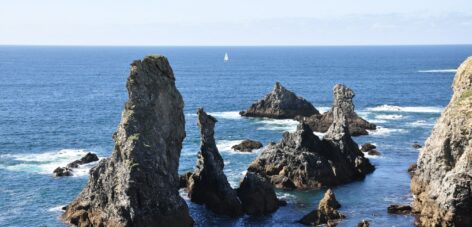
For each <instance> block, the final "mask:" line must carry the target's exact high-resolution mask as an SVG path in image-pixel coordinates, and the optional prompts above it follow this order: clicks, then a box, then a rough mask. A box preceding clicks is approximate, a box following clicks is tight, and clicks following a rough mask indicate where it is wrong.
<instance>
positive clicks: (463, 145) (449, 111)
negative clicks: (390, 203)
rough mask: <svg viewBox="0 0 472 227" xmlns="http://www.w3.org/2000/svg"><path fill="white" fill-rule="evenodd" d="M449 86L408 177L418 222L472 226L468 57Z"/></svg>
mask: <svg viewBox="0 0 472 227" xmlns="http://www.w3.org/2000/svg"><path fill="white" fill-rule="evenodd" d="M452 88H453V92H454V94H453V96H452V99H451V101H450V102H449V104H448V106H447V107H446V109H445V110H444V111H443V113H442V114H441V117H440V118H439V120H438V121H437V122H436V125H435V126H434V128H433V132H432V133H431V136H430V137H429V138H428V139H427V140H426V144H425V147H424V148H423V150H422V151H421V153H420V156H419V159H418V162H417V169H416V171H415V173H414V174H413V177H412V179H411V190H412V192H413V194H414V195H415V200H414V202H413V211H414V212H415V213H417V214H418V219H417V224H418V225H420V226H472V57H469V58H468V59H467V60H466V61H465V62H464V63H462V65H461V66H460V67H459V69H458V70H457V73H456V76H455V78H454V82H453V85H452Z"/></svg>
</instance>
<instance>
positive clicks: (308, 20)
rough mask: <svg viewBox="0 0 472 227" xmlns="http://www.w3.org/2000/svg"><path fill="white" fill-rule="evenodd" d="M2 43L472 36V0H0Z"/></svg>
mask: <svg viewBox="0 0 472 227" xmlns="http://www.w3.org/2000/svg"><path fill="white" fill-rule="evenodd" d="M0 44H3V45H113V46H115V45H118V46H120V45H123V46H259V45H269V46H272V45H316V46H318V45H321V46H322V45H416V44H472V4H471V0H390V1H386V0H331V1H329V0H292V1H287V0H166V1H162V0H133V1H131V0H126V1H125V0H0Z"/></svg>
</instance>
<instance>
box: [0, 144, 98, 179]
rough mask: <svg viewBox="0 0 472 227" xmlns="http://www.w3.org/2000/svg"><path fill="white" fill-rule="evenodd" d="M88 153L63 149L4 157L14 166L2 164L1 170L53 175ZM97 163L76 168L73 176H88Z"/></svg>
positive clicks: (82, 150)
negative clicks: (58, 169) (56, 170)
mask: <svg viewBox="0 0 472 227" xmlns="http://www.w3.org/2000/svg"><path fill="white" fill-rule="evenodd" d="M88 152H90V151H87V150H84V149H62V150H59V151H50V152H45V153H39V154H33V153H30V154H11V155H3V156H1V158H2V159H6V160H8V161H9V162H10V163H12V164H7V165H5V164H2V165H0V168H2V169H5V170H9V171H17V172H29V173H39V174H52V172H53V171H54V169H56V168H57V167H64V166H66V165H67V164H69V163H70V162H73V161H75V160H77V159H80V158H82V157H83V156H84V155H85V154H87V153H88ZM100 159H101V158H100ZM96 163H97V162H91V163H88V164H85V165H80V166H79V168H74V169H73V176H76V177H80V176H88V174H89V170H90V168H92V167H93V166H95V165H96Z"/></svg>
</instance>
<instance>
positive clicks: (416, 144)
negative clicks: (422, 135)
mask: <svg viewBox="0 0 472 227" xmlns="http://www.w3.org/2000/svg"><path fill="white" fill-rule="evenodd" d="M411 147H413V148H415V149H420V148H422V147H423V146H421V145H420V144H418V143H416V142H415V143H413V144H412V145H411Z"/></svg>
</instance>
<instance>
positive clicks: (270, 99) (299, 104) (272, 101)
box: [239, 82, 320, 119]
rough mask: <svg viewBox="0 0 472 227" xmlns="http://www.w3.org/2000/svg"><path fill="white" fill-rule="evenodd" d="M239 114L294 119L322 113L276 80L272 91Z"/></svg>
mask: <svg viewBox="0 0 472 227" xmlns="http://www.w3.org/2000/svg"><path fill="white" fill-rule="evenodd" d="M239 114H241V115H242V116H246V117H267V118H275V119H293V118H295V117H296V116H306V117H308V116H311V115H314V114H318V115H319V114H320V113H319V112H318V110H317V109H316V108H315V107H314V106H313V105H312V104H311V103H310V102H308V101H307V100H305V99H304V98H303V97H299V96H297V95H296V94H295V93H293V92H292V91H289V90H287V89H286V88H285V87H283V86H282V84H280V83H279V82H276V83H275V86H274V89H273V90H272V92H270V93H269V94H267V95H266V96H265V97H264V98H263V99H261V100H259V101H257V102H255V103H253V104H252V105H251V106H250V107H249V108H248V109H247V110H246V111H241V112H240V113H239Z"/></svg>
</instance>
